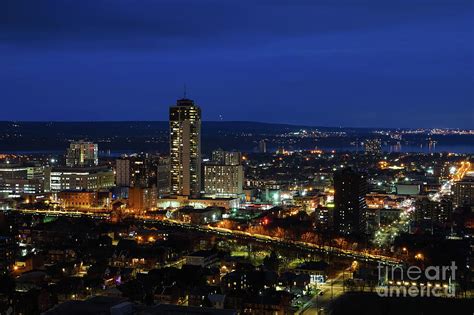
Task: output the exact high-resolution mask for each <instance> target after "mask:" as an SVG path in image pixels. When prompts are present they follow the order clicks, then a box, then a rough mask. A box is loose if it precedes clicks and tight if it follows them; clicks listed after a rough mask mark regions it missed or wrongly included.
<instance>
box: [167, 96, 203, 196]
mask: <svg viewBox="0 0 474 315" xmlns="http://www.w3.org/2000/svg"><path fill="white" fill-rule="evenodd" d="M170 189H171V194H172V195H181V196H192V197H199V195H200V193H201V109H200V108H199V107H198V106H197V105H195V104H194V101H192V100H190V99H187V98H183V99H180V100H178V101H177V103H176V105H175V106H172V107H170Z"/></svg>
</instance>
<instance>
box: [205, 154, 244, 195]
mask: <svg viewBox="0 0 474 315" xmlns="http://www.w3.org/2000/svg"><path fill="white" fill-rule="evenodd" d="M243 182H244V170H243V166H242V164H241V153H240V152H227V151H222V150H217V151H214V152H213V153H212V160H211V161H210V162H208V163H206V164H205V165H204V191H205V193H206V196H209V197H231V198H236V197H239V196H241V195H242V194H243Z"/></svg>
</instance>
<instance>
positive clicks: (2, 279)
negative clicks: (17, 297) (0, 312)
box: [0, 275, 16, 297]
mask: <svg viewBox="0 0 474 315" xmlns="http://www.w3.org/2000/svg"><path fill="white" fill-rule="evenodd" d="M15 286H16V285H15V280H14V279H13V278H12V277H11V276H10V275H1V276H0V295H6V296H8V297H11V296H12V295H13V293H14V292H15Z"/></svg>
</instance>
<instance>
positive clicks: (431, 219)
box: [415, 197, 453, 227]
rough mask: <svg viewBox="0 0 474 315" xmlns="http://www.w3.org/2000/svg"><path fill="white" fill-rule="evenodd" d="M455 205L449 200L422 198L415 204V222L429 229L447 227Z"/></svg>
mask: <svg viewBox="0 0 474 315" xmlns="http://www.w3.org/2000/svg"><path fill="white" fill-rule="evenodd" d="M452 212H453V203H452V201H451V200H449V199H445V198H442V199H441V200H439V201H434V200H430V199H429V198H428V197H422V198H419V199H417V200H416V202H415V222H416V223H417V224H418V225H425V226H427V227H433V226H435V225H437V226H443V225H446V224H447V223H448V222H449V220H450V219H451V216H452Z"/></svg>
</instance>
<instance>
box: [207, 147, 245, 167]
mask: <svg viewBox="0 0 474 315" xmlns="http://www.w3.org/2000/svg"><path fill="white" fill-rule="evenodd" d="M241 160H242V153H240V152H236V151H224V150H222V149H219V150H215V151H213V152H212V160H211V161H212V163H214V164H221V165H240V164H241Z"/></svg>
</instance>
